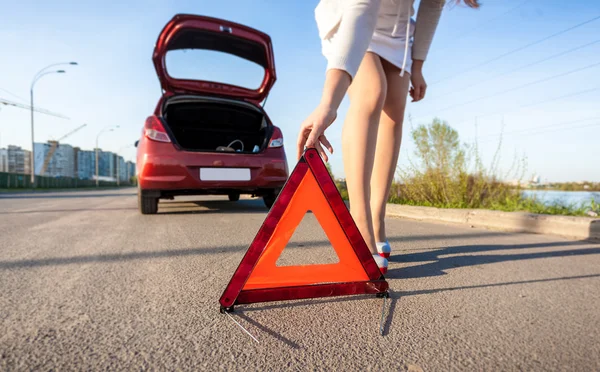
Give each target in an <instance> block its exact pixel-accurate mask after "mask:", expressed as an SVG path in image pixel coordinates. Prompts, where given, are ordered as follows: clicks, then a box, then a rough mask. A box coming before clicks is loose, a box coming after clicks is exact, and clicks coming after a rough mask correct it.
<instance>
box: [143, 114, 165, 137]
mask: <svg viewBox="0 0 600 372" xmlns="http://www.w3.org/2000/svg"><path fill="white" fill-rule="evenodd" d="M144 134H145V135H146V137H148V138H149V139H151V140H154V141H158V142H171V139H170V138H169V135H168V134H167V131H165V128H164V127H163V125H162V123H161V122H160V120H159V119H158V118H157V117H156V116H150V117H149V118H148V119H146V125H144Z"/></svg>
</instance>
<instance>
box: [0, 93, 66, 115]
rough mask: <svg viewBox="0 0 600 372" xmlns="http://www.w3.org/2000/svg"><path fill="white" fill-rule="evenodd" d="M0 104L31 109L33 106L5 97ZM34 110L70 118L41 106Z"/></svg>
mask: <svg viewBox="0 0 600 372" xmlns="http://www.w3.org/2000/svg"><path fill="white" fill-rule="evenodd" d="M0 105H5V106H14V107H17V108H22V109H26V110H31V106H29V105H25V104H23V103H18V102H13V101H9V100H7V99H4V98H0ZM33 111H35V112H39V113H40V114H46V115H50V116H55V117H57V118H61V119H69V117H67V116H64V115H62V114H57V113H55V112H52V111H48V110H44V109H41V108H34V109H33Z"/></svg>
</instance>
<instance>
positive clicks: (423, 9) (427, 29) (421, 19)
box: [410, 0, 445, 102]
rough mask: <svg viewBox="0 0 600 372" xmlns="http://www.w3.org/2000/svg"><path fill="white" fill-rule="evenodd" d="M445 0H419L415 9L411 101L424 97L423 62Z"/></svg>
mask: <svg viewBox="0 0 600 372" xmlns="http://www.w3.org/2000/svg"><path fill="white" fill-rule="evenodd" d="M444 4H445V0H421V4H420V5H419V10H418V11H417V22H416V25H415V36H414V40H413V46H412V59H413V64H412V74H411V83H412V88H411V90H410V95H411V97H412V99H413V102H417V101H420V100H422V99H423V98H424V97H425V91H426V90H427V84H426V83H425V79H424V78H423V70H422V69H423V63H424V62H425V59H426V58H427V54H428V53H429V47H430V46H431V42H432V41H433V36H434V35H435V31H436V29H437V25H438V22H439V20H440V15H441V14H442V9H443V8H444Z"/></svg>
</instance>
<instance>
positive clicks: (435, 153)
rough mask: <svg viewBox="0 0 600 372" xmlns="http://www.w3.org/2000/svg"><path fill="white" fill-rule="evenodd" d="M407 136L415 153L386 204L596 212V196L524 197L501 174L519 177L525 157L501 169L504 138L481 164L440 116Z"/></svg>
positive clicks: (599, 208) (475, 150)
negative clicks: (578, 200)
mask: <svg viewBox="0 0 600 372" xmlns="http://www.w3.org/2000/svg"><path fill="white" fill-rule="evenodd" d="M411 136H412V139H413V141H414V143H415V145H416V150H415V154H414V155H415V157H414V160H411V159H409V165H408V166H407V167H404V168H398V170H397V176H398V177H397V181H396V182H394V183H393V184H392V188H391V190H390V198H389V202H390V203H396V204H405V205H414V206H425V207H436V208H468V209H478V208H481V209H491V210H500V211H507V212H513V211H526V212H531V213H540V214H552V215H567V216H586V215H588V212H589V211H593V212H596V213H598V214H600V206H599V204H598V203H597V202H594V201H591V202H590V203H585V204H582V205H575V204H567V203H564V202H555V203H552V204H545V203H543V202H541V201H539V200H536V199H532V198H526V197H524V196H523V189H522V188H520V187H519V186H515V185H512V184H508V183H506V182H503V181H502V180H503V179H516V180H519V181H520V180H522V179H523V176H524V174H525V170H526V166H527V163H526V159H525V158H524V157H522V158H518V157H516V156H515V158H514V161H513V164H512V166H511V168H510V169H509V170H508V172H507V173H505V174H500V172H499V171H498V163H499V159H500V156H499V154H500V147H501V142H502V141H500V142H499V143H498V147H497V149H496V153H495V155H494V157H493V160H492V164H491V165H490V166H489V167H485V166H484V165H483V163H482V161H481V157H480V155H479V149H478V147H477V143H475V144H473V145H467V144H463V143H461V142H460V139H459V135H458V132H457V131H456V130H455V129H453V128H451V127H450V126H449V125H448V124H447V123H446V122H442V121H440V120H439V119H435V120H433V122H432V123H430V124H428V125H420V126H418V127H417V128H416V129H413V130H412V131H411ZM518 184H520V182H519V183H518ZM337 185H338V189H339V190H340V193H341V194H342V197H344V198H345V199H347V198H348V193H347V190H346V187H345V183H344V182H343V181H338V182H337Z"/></svg>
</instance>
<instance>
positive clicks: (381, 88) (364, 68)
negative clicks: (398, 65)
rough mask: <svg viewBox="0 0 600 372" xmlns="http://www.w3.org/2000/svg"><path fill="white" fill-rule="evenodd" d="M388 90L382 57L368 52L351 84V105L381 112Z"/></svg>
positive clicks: (368, 110)
mask: <svg viewBox="0 0 600 372" xmlns="http://www.w3.org/2000/svg"><path fill="white" fill-rule="evenodd" d="M387 90H388V85H387V78H386V75H385V71H384V69H383V67H382V65H381V59H380V58H379V57H378V56H377V55H375V54H373V53H366V54H365V57H364V59H363V61H362V63H361V65H360V67H359V69H358V72H357V73H356V77H355V78H354V81H353V82H352V84H351V85H350V89H349V96H350V105H352V106H354V107H359V108H360V109H361V110H364V111H367V112H378V113H379V112H381V110H382V109H383V106H384V104H385V99H386V94H387Z"/></svg>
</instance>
